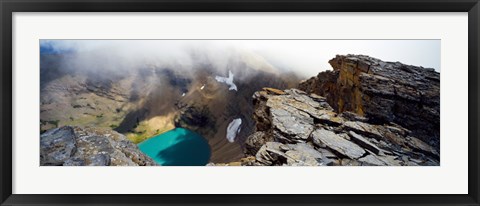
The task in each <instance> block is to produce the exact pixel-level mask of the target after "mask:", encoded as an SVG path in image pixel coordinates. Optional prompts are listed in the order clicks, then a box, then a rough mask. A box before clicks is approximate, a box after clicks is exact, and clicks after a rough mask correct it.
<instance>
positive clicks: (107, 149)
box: [40, 126, 157, 166]
mask: <svg viewBox="0 0 480 206" xmlns="http://www.w3.org/2000/svg"><path fill="white" fill-rule="evenodd" d="M40 165H42V166H62V165H63V166H84V165H85V166H153V165H157V164H156V163H155V162H154V161H153V160H152V159H151V158H149V157H147V156H146V155H144V154H143V153H142V152H141V151H140V150H139V149H138V147H137V145H135V144H133V143H132V142H130V141H129V140H128V139H127V138H126V137H125V136H124V135H122V134H120V133H117V132H115V131H112V130H109V129H102V128H81V127H71V126H64V127H60V128H55V129H51V130H48V131H47V132H45V133H43V134H42V135H40Z"/></svg>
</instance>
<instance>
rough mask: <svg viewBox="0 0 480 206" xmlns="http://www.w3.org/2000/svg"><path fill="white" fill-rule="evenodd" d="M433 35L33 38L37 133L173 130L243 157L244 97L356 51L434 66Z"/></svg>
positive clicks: (292, 82)
mask: <svg viewBox="0 0 480 206" xmlns="http://www.w3.org/2000/svg"><path fill="white" fill-rule="evenodd" d="M439 47H440V41H438V40H423V41H415V40H411V41H396V40H388V41H380V40H371V41H365V40H362V41H360V40H358V41H354V40H338V41H334V40H310V41H307V40H41V41H40V57H41V58H40V84H41V85H40V86H41V99H40V109H41V111H40V118H41V119H40V127H41V132H44V131H45V130H48V129H50V128H55V127H60V126H64V125H73V126H91V127H103V128H111V129H114V130H116V131H117V132H119V133H122V134H125V135H126V136H127V138H128V139H129V140H130V141H132V142H134V143H140V142H142V141H144V140H145V139H148V138H150V137H152V136H155V135H158V134H162V133H164V132H166V131H169V130H171V129H173V128H176V127H181V128H186V129H189V130H191V131H194V132H196V133H198V134H201V135H202V136H203V137H205V138H206V139H207V141H208V143H209V145H210V147H211V150H212V156H211V159H210V161H211V162H229V161H233V160H238V159H239V158H241V157H243V155H244V154H243V152H242V150H243V149H244V142H245V139H246V137H248V136H249V135H251V134H252V132H253V131H254V130H255V126H256V124H255V121H254V119H253V118H252V117H253V112H254V106H253V104H252V102H253V101H254V100H253V97H252V95H253V94H254V93H255V92H257V91H260V90H262V88H265V87H271V88H275V89H280V90H284V89H289V88H294V87H297V85H298V83H299V82H300V81H301V80H304V79H308V78H310V77H312V76H316V75H317V74H318V73H319V72H321V71H325V70H330V69H331V66H330V64H328V60H329V59H331V58H332V57H334V56H335V55H336V54H348V53H353V54H356V53H361V54H366V55H372V56H376V57H378V58H382V59H384V60H391V61H402V62H403V63H406V64H412V65H421V66H424V67H431V68H434V69H435V70H437V71H440V60H439V59H440V49H439Z"/></svg>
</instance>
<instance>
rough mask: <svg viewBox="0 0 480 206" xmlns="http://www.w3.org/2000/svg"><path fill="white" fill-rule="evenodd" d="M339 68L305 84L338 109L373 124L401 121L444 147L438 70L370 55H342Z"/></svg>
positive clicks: (335, 63)
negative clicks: (385, 60) (384, 59)
mask: <svg viewBox="0 0 480 206" xmlns="http://www.w3.org/2000/svg"><path fill="white" fill-rule="evenodd" d="M329 63H330V65H331V66H332V67H333V71H326V72H321V73H319V74H318V76H316V77H312V78H311V79H308V80H306V81H303V82H301V83H300V85H299V88H300V89H301V90H303V91H306V92H307V93H314V94H317V95H320V96H323V97H325V98H326V101H327V102H328V103H329V104H330V105H331V106H332V107H333V109H334V110H335V111H336V112H338V113H342V112H345V111H350V112H354V113H356V114H358V115H360V116H363V117H365V118H367V119H368V122H371V123H376V124H383V123H390V122H392V123H396V124H398V125H401V126H402V127H404V128H407V129H408V130H409V131H410V133H409V134H410V135H411V136H414V137H416V138H418V139H420V140H422V141H424V142H425V143H427V144H428V145H430V146H433V147H435V148H436V149H439V148H440V74H439V73H438V72H436V71H435V70H434V69H429V68H423V67H416V66H411V65H405V64H402V63H400V62H384V61H382V60H379V59H375V58H372V57H369V56H364V55H337V56H336V57H335V58H333V59H332V60H330V61H329Z"/></svg>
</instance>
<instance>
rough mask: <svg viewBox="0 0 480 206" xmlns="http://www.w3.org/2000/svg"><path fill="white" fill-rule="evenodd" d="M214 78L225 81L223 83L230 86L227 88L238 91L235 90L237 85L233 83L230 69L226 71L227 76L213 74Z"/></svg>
mask: <svg viewBox="0 0 480 206" xmlns="http://www.w3.org/2000/svg"><path fill="white" fill-rule="evenodd" d="M215 79H216V80H217V82H221V83H225V84H227V85H229V86H230V88H228V90H235V91H238V90H237V85H235V84H234V83H233V73H232V71H228V77H221V76H215Z"/></svg>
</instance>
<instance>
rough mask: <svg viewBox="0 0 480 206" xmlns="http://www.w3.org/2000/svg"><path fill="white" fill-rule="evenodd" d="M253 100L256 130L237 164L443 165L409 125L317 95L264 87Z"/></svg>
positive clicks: (436, 154) (432, 149)
mask: <svg viewBox="0 0 480 206" xmlns="http://www.w3.org/2000/svg"><path fill="white" fill-rule="evenodd" d="M254 105H255V113H254V118H255V120H256V121H257V125H256V132H255V133H254V134H252V135H251V136H250V137H249V138H248V139H247V142H246V151H245V153H246V155H247V156H248V157H247V158H244V159H243V160H242V161H241V162H239V163H238V165H256V166H263V165H289V166H321V165H377V166H386V165H392V166H403V165H408V166H416V165H439V158H440V155H439V152H438V151H437V150H436V149H435V148H434V147H432V146H430V145H428V144H426V143H425V142H423V141H422V140H420V139H418V138H417V137H415V136H412V132H411V131H410V130H408V129H406V128H404V127H402V126H400V125H398V124H395V123H393V122H390V123H384V124H373V123H369V122H368V119H367V118H365V117H362V116H359V115H357V114H355V113H351V112H344V113H342V114H338V113H336V112H335V111H334V109H333V108H332V107H330V105H329V104H328V103H327V99H326V98H324V97H321V96H318V95H316V94H307V93H305V92H304V91H301V90H297V89H289V90H285V91H281V90H276V89H270V88H265V89H264V90H263V91H259V92H256V93H255V94H254ZM217 165H218V164H217ZM227 165H228V164H227ZM234 165H235V164H234Z"/></svg>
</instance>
